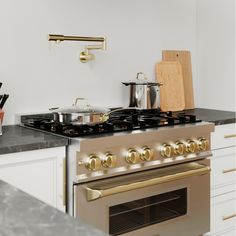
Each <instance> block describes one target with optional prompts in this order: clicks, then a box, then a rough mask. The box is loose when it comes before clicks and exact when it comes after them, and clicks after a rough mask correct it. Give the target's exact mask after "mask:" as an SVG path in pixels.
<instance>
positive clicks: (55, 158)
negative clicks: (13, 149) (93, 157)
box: [0, 147, 66, 211]
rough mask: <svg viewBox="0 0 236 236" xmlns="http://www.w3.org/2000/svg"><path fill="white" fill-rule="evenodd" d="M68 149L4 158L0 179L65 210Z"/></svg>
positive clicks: (0, 168)
mask: <svg viewBox="0 0 236 236" xmlns="http://www.w3.org/2000/svg"><path fill="white" fill-rule="evenodd" d="M65 157H66V151H65V147H56V148H47V149H40V150H35V151H27V152H18V153H12V154H4V155H0V179H2V180H3V181H6V182H8V183H10V184H12V185H14V186H15V187H17V188H19V189H21V190H23V191H25V192H26V193H28V194H30V195H32V196H34V197H36V198H38V199H40V200H42V201H43V202H46V203H48V204H49V205H52V206H54V207H56V208H58V209H60V210H61V211H65V163H66V159H65Z"/></svg>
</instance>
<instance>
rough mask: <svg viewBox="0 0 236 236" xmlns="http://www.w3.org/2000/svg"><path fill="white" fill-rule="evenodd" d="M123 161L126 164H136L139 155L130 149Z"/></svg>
mask: <svg viewBox="0 0 236 236" xmlns="http://www.w3.org/2000/svg"><path fill="white" fill-rule="evenodd" d="M125 159H126V161H127V162H128V163H130V164H136V163H138V161H139V153H138V152H137V151H136V150H135V149H133V148H130V149H129V150H128V151H127V154H126V156H125Z"/></svg>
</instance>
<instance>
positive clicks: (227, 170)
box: [222, 168, 236, 174]
mask: <svg viewBox="0 0 236 236" xmlns="http://www.w3.org/2000/svg"><path fill="white" fill-rule="evenodd" d="M235 171H236V168H232V169H226V170H222V173H223V174H226V173H230V172H235Z"/></svg>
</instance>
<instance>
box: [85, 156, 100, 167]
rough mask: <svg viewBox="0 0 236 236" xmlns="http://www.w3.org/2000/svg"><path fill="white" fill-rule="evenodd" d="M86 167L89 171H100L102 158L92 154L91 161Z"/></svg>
mask: <svg viewBox="0 0 236 236" xmlns="http://www.w3.org/2000/svg"><path fill="white" fill-rule="evenodd" d="M86 167H87V168H88V169H89V170H100V168H101V160H100V158H99V157H98V156H97V155H95V154H91V155H90V156H89V161H88V162H87V164H86Z"/></svg>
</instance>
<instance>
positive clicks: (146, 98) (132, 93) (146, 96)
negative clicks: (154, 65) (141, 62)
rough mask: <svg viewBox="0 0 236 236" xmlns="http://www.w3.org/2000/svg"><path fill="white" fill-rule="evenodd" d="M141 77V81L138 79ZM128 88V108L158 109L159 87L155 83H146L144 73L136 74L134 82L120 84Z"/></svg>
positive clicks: (158, 84)
mask: <svg viewBox="0 0 236 236" xmlns="http://www.w3.org/2000/svg"><path fill="white" fill-rule="evenodd" d="M140 76H142V79H141V78H140ZM122 83H123V84H124V85H126V86H129V87H130V90H129V107H137V108H140V109H154V108H158V107H159V87H160V86H161V85H162V84H160V83H157V82H148V81H147V77H146V76H145V74H144V73H142V72H139V73H137V77H136V81H135V82H122Z"/></svg>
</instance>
